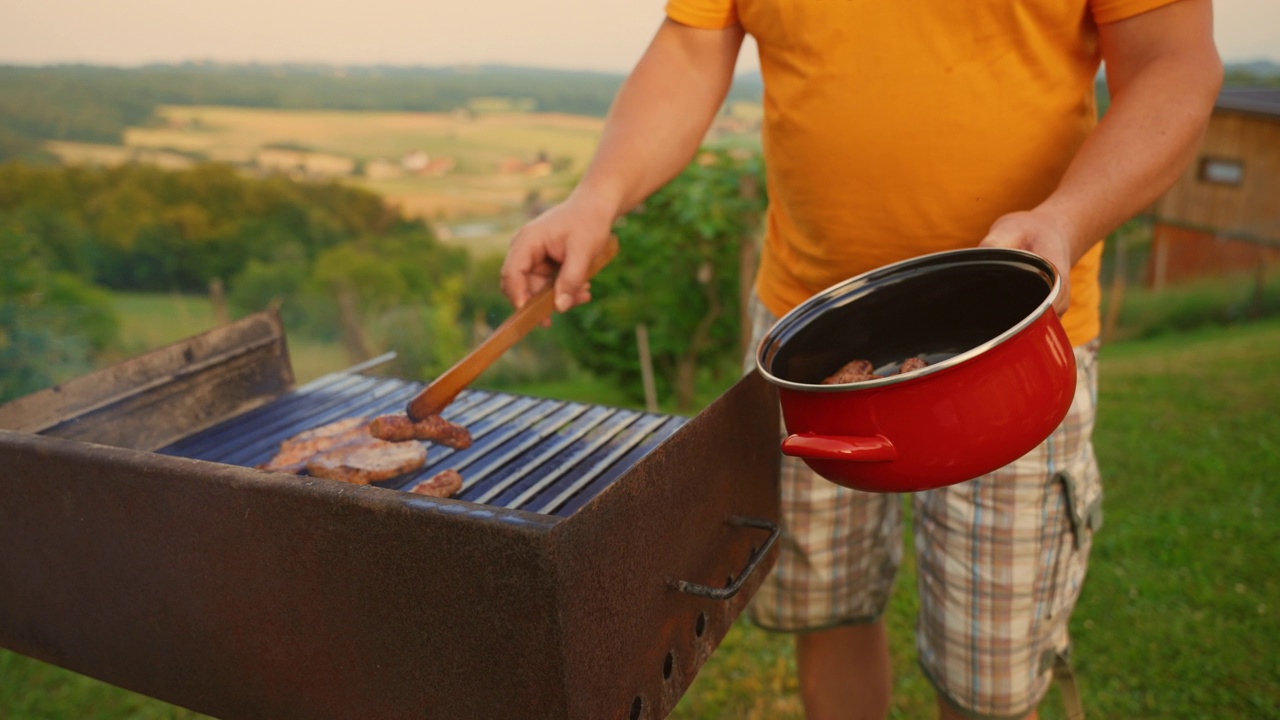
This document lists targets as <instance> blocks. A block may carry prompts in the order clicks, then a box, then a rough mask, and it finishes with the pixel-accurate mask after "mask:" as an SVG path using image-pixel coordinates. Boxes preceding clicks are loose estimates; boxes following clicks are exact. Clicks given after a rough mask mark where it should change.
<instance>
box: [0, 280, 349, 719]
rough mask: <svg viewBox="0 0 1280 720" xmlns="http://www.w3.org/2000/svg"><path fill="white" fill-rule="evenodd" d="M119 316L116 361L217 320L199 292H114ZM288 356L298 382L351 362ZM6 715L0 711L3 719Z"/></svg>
mask: <svg viewBox="0 0 1280 720" xmlns="http://www.w3.org/2000/svg"><path fill="white" fill-rule="evenodd" d="M112 299H113V300H114V301H115V307H116V313H117V315H118V317H119V319H120V342H119V345H120V347H119V349H118V350H117V351H116V353H115V354H113V355H111V356H108V357H106V358H104V361H106V362H117V361H120V360H123V359H125V358H128V357H132V356H134V355H137V354H139V353H142V352H145V351H147V350H151V349H153V348H158V347H162V346H164V345H168V344H170V343H173V342H177V341H179V340H182V339H184V338H187V337H190V336H192V335H196V334H198V333H202V332H204V331H206V330H210V329H212V328H213V327H214V325H215V324H216V321H215V320H214V317H213V306H212V305H211V304H210V302H209V299H208V298H206V297H201V296H198V295H179V294H177V293H174V294H172V295H162V294H157V293H124V292H118V293H112ZM288 343H289V359H290V360H291V361H292V363H293V372H294V374H295V375H296V376H297V382H298V384H299V385H301V384H302V383H305V382H308V381H310V380H314V379H315V378H317V377H320V376H321V375H324V374H325V373H330V372H334V371H335V370H341V369H343V368H346V367H350V366H351V365H353V364H354V363H352V362H351V361H350V360H349V359H348V358H347V356H346V355H345V354H344V353H343V351H342V349H341V348H340V347H338V346H337V345H336V344H333V343H319V342H314V341H310V340H307V339H306V338H296V337H294V336H289V337H288ZM3 717H4V716H3V715H0V719H2V718H3Z"/></svg>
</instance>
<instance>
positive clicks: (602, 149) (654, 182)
mask: <svg viewBox="0 0 1280 720" xmlns="http://www.w3.org/2000/svg"><path fill="white" fill-rule="evenodd" d="M743 35H744V33H743V30H742V28H741V27H739V26H737V25H734V26H730V27H728V28H724V29H721V30H702V29H697V28H692V27H689V26H686V25H681V24H679V23H676V22H674V21H672V20H666V21H664V22H663V24H662V26H661V27H660V28H659V29H658V32H657V34H656V35H655V36H654V38H653V41H652V42H651V43H650V45H649V48H648V49H647V50H646V51H645V53H644V55H643V57H641V59H640V61H639V62H638V63H637V64H636V67H635V69H634V70H632V72H631V74H630V75H629V76H628V78H627V80H626V82H624V83H623V85H622V88H621V90H619V92H618V96H617V98H615V100H614V103H613V107H612V108H610V110H609V116H608V118H607V119H606V121H605V128H604V133H603V135H602V137H601V139H600V144H599V146H598V147H597V148H596V153H595V156H594V158H593V159H592V161H591V164H590V166H589V167H588V168H587V172H586V174H585V175H584V176H583V178H582V180H581V182H579V183H578V186H577V187H576V188H574V190H573V192H572V193H570V195H569V197H568V198H567V199H566V200H565V201H564V202H563V203H561V204H559V205H557V206H556V207H554V208H552V209H551V210H549V211H547V212H546V213H544V214H542V215H541V216H539V217H538V218H536V219H534V220H533V221H531V222H529V223H528V224H527V225H525V226H524V227H523V228H521V229H520V231H519V232H517V233H516V235H515V237H514V238H512V241H511V247H510V249H509V250H508V252H507V258H506V262H504V263H503V266H502V288H503V292H504V293H506V295H507V297H508V298H510V300H511V302H512V304H513V305H515V306H516V307H520V306H521V305H523V304H524V303H525V301H527V300H528V299H529V296H530V295H532V294H533V293H535V292H537V291H538V290H539V289H540V288H541V287H543V286H544V285H545V284H546V283H547V282H548V278H549V277H550V276H551V275H552V274H554V272H555V269H556V267H557V266H558V267H559V276H558V278H557V280H556V308H557V309H559V310H560V311H561V312H564V311H565V310H568V309H569V308H570V307H572V306H573V305H576V304H578V303H581V302H585V301H586V300H587V299H589V297H590V295H589V294H588V291H587V286H586V275H587V269H588V267H589V265H590V263H591V259H592V258H594V257H595V256H596V255H597V254H598V253H599V252H600V251H601V249H602V248H603V247H604V244H605V242H606V240H607V239H608V236H609V231H610V228H611V226H612V224H613V221H614V220H615V219H616V218H617V217H618V216H619V215H621V214H622V213H624V212H626V211H627V210H629V209H631V208H632V207H634V206H635V205H636V204H638V203H639V202H640V201H642V200H643V199H644V198H646V197H648V196H649V194H650V193H652V192H654V191H655V190H657V189H658V188H659V187H661V186H662V185H663V184H664V183H666V182H667V181H668V180H670V179H671V178H673V177H675V176H676V175H677V174H678V173H679V172H680V171H681V170H682V169H683V168H684V166H685V165H687V164H688V163H689V161H690V160H691V159H692V158H693V155H694V153H695V152H696V151H697V149H698V147H699V145H700V144H701V143H702V139H703V137H704V136H705V135H706V132H707V128H708V127H709V126H710V124H711V121H712V119H713V118H714V117H715V114H716V112H717V111H718V110H719V108H720V105H721V104H722V103H723V102H724V98H725V95H726V94H727V93H728V91H729V85H730V83H731V82H732V80H733V69H734V65H735V63H736V61H737V57H738V50H739V48H740V47H741V45H742V38H743Z"/></svg>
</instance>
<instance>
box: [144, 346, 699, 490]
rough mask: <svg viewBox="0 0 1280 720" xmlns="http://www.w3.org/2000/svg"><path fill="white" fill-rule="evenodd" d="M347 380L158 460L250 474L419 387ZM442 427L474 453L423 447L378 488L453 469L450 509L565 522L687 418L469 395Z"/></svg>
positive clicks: (319, 385)
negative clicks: (420, 459) (304, 436)
mask: <svg viewBox="0 0 1280 720" xmlns="http://www.w3.org/2000/svg"><path fill="white" fill-rule="evenodd" d="M354 370H355V369H354V368H353V369H352V370H348V371H345V372H339V373H333V374H330V375H326V376H324V377H321V378H319V379H317V380H315V381H313V382H311V383H308V384H307V385H304V386H302V387H299V388H297V389H296V390H294V391H292V392H290V393H288V394H286V395H284V396H282V397H280V398H279V399H277V400H275V401H274V402H271V403H269V404H267V405H264V406H262V407H260V408H257V409H255V410H252V411H250V412H247V413H245V414H243V415H241V416H239V417H236V418H233V419H231V420H228V421H226V422H224V423H222V424H220V425H216V426H214V427H212V428H209V429H208V430H205V431H203V432H200V433H197V434H195V435H192V436H190V437H188V438H184V439H182V440H180V441H178V442H176V443H174V444H172V445H170V446H168V447H166V448H163V449H161V450H160V452H161V453H164V454H167V455H176V456H179V457H185V458H192V459H198V460H209V461H213V462H220V463H226V464H231V465H243V466H245V467H253V466H254V465H257V464H259V463H262V462H266V461H267V460H268V459H270V458H271V456H272V455H274V454H275V453H276V451H277V450H278V448H279V446H280V442H281V441H282V440H284V439H285V438H288V437H291V436H293V435H296V434H297V433H300V432H302V431H304V430H308V429H311V428H314V427H318V426H320V425H324V424H326V423H331V422H334V421H336V420H341V419H343V418H348V417H356V416H363V417H367V418H370V419H372V418H373V417H374V416H376V415H381V414H386V413H400V412H403V411H404V407H405V404H406V403H407V402H408V401H409V400H410V399H411V398H412V397H414V396H415V395H416V394H417V393H418V392H420V391H421V390H422V388H423V385H422V384H421V383H414V382H408V381H404V380H398V379H395V378H377V377H370V376H366V375H361V374H359V373H358V372H355V371H354ZM443 415H444V417H445V418H446V419H448V420H450V421H452V422H456V423H459V424H461V425H464V426H466V427H467V428H468V429H469V430H470V431H471V436H472V440H473V442H472V445H471V447H469V448H467V449H465V450H453V449H451V448H446V447H443V446H440V445H428V452H427V464H426V465H425V466H424V467H423V468H422V469H421V470H419V471H418V472H416V473H413V474H411V475H406V476H402V477H399V478H395V479H392V480H388V481H386V482H381V483H377V484H378V485H379V486H382V487H389V488H396V489H401V490H409V489H411V488H412V487H413V486H414V485H415V484H417V482H418V481H419V480H421V479H424V478H429V477H431V476H432V475H434V474H436V473H437V472H440V471H441V470H445V469H448V468H453V469H455V470H457V471H458V472H459V473H461V474H462V479H463V484H462V489H461V490H460V491H459V492H458V493H457V494H456V495H455V496H454V497H455V498H456V499H460V500H467V501H470V502H474V503H480V504H486V505H493V506H496V507H503V508H511V509H520V510H526V511H529V512H536V513H541V514H544V515H558V516H569V515H572V514H573V513H574V511H576V510H577V509H578V508H579V507H581V506H582V505H584V504H585V503H586V502H587V501H589V500H590V499H591V498H593V497H595V496H596V495H597V494H599V493H600V491H602V490H603V489H604V488H606V487H608V485H609V483H611V482H613V481H614V480H615V479H616V478H617V477H618V476H619V475H621V474H622V473H623V472H624V471H625V470H626V469H627V468H629V467H631V466H632V465H634V464H635V463H636V462H637V461H638V460H639V459H640V458H641V457H643V456H644V455H645V454H647V453H648V452H649V451H650V450H652V449H653V448H654V447H655V446H656V445H657V444H658V443H660V442H662V441H663V440H664V439H666V438H667V437H668V436H670V435H671V434H672V433H673V432H675V431H676V429H677V428H679V427H680V426H681V425H683V424H684V422H685V421H686V418H681V417H673V416H667V415H658V414H653V413H640V412H634V411H631V410H623V409H618V408H609V407H603V406H598V405H588V404H582V403H574V402H564V401H557V400H543V399H538V398H531V397H525V396H520V395H510V394H504V393H494V392H487V391H481V390H466V391H464V392H463V393H462V394H461V395H459V396H458V398H457V399H456V400H454V402H453V403H452V404H451V405H450V406H449V407H447V408H445V410H444V413H443Z"/></svg>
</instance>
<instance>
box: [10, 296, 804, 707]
mask: <svg viewBox="0 0 1280 720" xmlns="http://www.w3.org/2000/svg"><path fill="white" fill-rule="evenodd" d="M421 389H422V385H421V384H420V383H416V382H409V381H406V380H401V379H397V378H388V377H379V376H376V375H373V374H371V368H370V367H368V366H357V367H355V368H351V369H349V370H346V371H343V372H339V373H334V374H331V375H327V376H325V377H322V378H320V379H318V380H316V381H314V382H311V383H308V384H306V385H303V386H301V387H296V388H295V387H294V382H293V374H292V370H291V368H290V365H289V360H288V352H287V348H286V342H285V336H284V332H283V329H282V327H281V325H280V322H279V318H278V317H277V316H276V315H275V314H274V313H262V314H258V315H254V316H251V317H248V318H245V319H244V320H241V321H238V322H236V323H232V324H230V325H226V326H223V327H220V328H218V329H215V330H213V331H210V332H208V333H205V334H203V335H200V336H196V337H193V338H190V339H188V340H186V341H183V342H180V343H177V344H175V345H173V346H169V347H166V348H163V349H160V350H157V351H154V352H151V353H148V354H145V355H142V356H140V357H137V358H134V359H132V360H130V361H127V362H125V363H122V364H120V365H118V366H115V367H112V368H108V369H106V370H103V371H99V372H96V373H93V374H91V375H87V376H85V377H82V378H77V379H76V380H73V381H71V382H68V383H65V384H63V385H61V386H59V387H55V388H51V389H49V390H45V391H42V392H39V393H35V394H33V395H29V396H27V397H24V398H20V399H18V400H15V401H13V402H11V403H9V404H8V405H4V406H0V428H5V429H4V430H0V646H4V647H7V648H10V649H13V650H15V651H17V652H20V653H23V654H25V655H29V656H31V657H35V658H38V659H41V660H44V661H47V662H50V663H53V664H56V665H60V666H63V667H66V668H69V669H71V670H75V671H77V672H80V673H84V674H86V675H90V676H93V677H96V678H99V679H101V680H104V681H106V682H109V683H112V684H115V685H118V686H121V687H124V688H128V689H131V690H134V691H137V692H141V693H145V694H147V695H151V696H154V697H157V698H160V699H163V700H166V701H168V702H172V703H175V704H178V705H182V706H185V707H188V708H191V709H193V710H196V711H199V712H203V713H206V714H209V715H213V716H216V717H223V718H309V719H315V718H361V719H368V718H424V717H425V718H463V719H470V718H476V719H480V718H484V719H486V720H487V719H491V718H530V719H541V718H548V719H552V718H566V719H573V720H576V719H579V718H581V719H583V720H587V719H590V720H601V719H610V718H624V719H627V718H629V719H630V720H638V719H639V718H662V717H665V716H666V715H667V714H668V713H669V712H670V711H671V709H672V708H673V707H674V706H675V704H676V702H677V701H678V700H679V698H680V697H681V695H682V694H683V693H684V692H685V690H686V689H687V688H688V686H689V684H690V683H691V682H692V680H693V678H694V676H695V674H696V673H697V671H698V669H699V668H700V667H701V666H702V664H703V663H704V662H705V661H706V659H707V658H708V657H709V656H710V654H711V653H712V651H713V650H714V649H715V647H716V645H717V644H718V643H719V642H720V640H721V639H722V638H723V637H724V635H725V633H726V632H728V630H729V628H730V626H731V625H732V623H733V622H734V620H735V618H736V617H737V616H738V615H739V614H740V613H741V611H742V608H743V607H744V605H745V603H746V602H747V600H748V599H749V598H750V596H751V595H752V593H754V591H755V589H756V587H757V586H758V584H759V582H760V580H761V579H762V578H763V576H764V573H765V572H766V571H767V570H768V569H769V567H770V565H771V564H772V562H773V559H774V554H775V553H774V552H773V551H772V546H773V542H774V540H775V539H776V537H777V532H778V530H777V526H776V520H777V513H778V507H777V502H778V500H777V493H778V490H777V469H776V468H777V463H776V460H777V453H778V449H777V448H778V444H777V440H778V436H779V426H778V418H777V411H776V408H777V397H776V394H775V392H774V390H773V389H772V387H771V386H770V385H769V384H768V383H766V382H765V381H764V380H763V379H762V378H760V377H759V376H757V375H755V374H752V375H748V376H747V377H745V378H743V379H742V380H741V381H739V382H738V383H737V384H736V385H734V387H733V388H731V389H730V390H729V391H728V392H726V393H725V394H724V395H723V396H721V397H720V398H719V399H717V400H716V401H715V402H714V403H713V404H712V405H710V406H709V407H707V408H706V409H705V410H704V411H702V412H701V413H699V414H698V415H696V416H694V417H692V418H682V417H674V416H668V415H662V414H656V413H644V412H634V411H630V410H623V409H617V408H609V407H603V406H597V405H590V404H583V403H574V402H564V401H557V400H550V399H543V398H534V397H527V396H520V395H512V394H505V393H497V392H487V391H480V390H468V391H465V392H464V393H463V394H462V395H460V396H459V397H458V399H457V400H456V401H455V402H454V403H453V404H452V405H450V406H449V407H448V408H447V409H446V410H445V412H444V415H445V417H446V418H448V419H450V420H453V421H455V422H460V423H462V424H464V425H467V426H468V427H469V428H470V430H471V432H472V434H473V437H474V443H473V444H472V446H471V447H470V448H467V449H465V450H451V449H448V448H444V447H440V446H431V447H430V448H429V453H428V458H427V464H426V466H425V467H424V468H422V469H421V470H420V471H418V472H417V473H415V474H413V475H412V476H409V477H402V478H397V479H395V480H391V481H387V482H384V483H379V484H377V485H374V486H356V485H349V484H345V483H340V482H334V481H328V480H322V479H317V478H311V477H305V476H302V477H298V476H291V475H285V474H280V473H271V472H265V471H261V470H256V469H254V468H253V466H254V465H255V464H257V463H260V462H263V461H264V460H266V459H267V458H269V457H270V456H271V455H272V454H273V453H274V452H275V451H276V449H277V447H278V444H279V441H280V440H282V439H284V438H285V437H289V436H291V435H293V434H296V433H297V432H300V431H302V430H306V429H309V428H312V427H315V426H318V425H321V424H323V423H327V422H331V421H333V420H337V419H341V418H346V417H353V416H366V417H373V416H374V415H377V414H380V413H388V412H399V411H401V410H402V409H403V407H404V404H405V402H406V401H407V400H408V399H409V398H411V397H413V396H414V395H415V394H416V393H417V392H418V391H420V390H421ZM445 468H454V469H456V470H458V471H459V472H460V473H461V474H462V476H463V478H464V485H463V487H462V489H461V491H459V493H458V494H457V495H456V496H455V497H454V498H452V499H437V498H433V497H425V496H421V495H416V494H411V493H408V492H404V490H409V489H411V488H412V487H413V485H415V484H416V483H417V482H418V480H420V479H422V478H424V477H430V476H431V475H433V474H434V473H435V472H438V471H439V470H442V469H445Z"/></svg>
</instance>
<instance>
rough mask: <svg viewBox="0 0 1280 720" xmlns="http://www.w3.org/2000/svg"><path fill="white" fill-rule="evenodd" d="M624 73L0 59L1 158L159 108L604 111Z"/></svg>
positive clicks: (104, 132) (751, 94) (103, 130)
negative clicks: (16, 62) (507, 106)
mask: <svg viewBox="0 0 1280 720" xmlns="http://www.w3.org/2000/svg"><path fill="white" fill-rule="evenodd" d="M623 79H624V75H622V74H620V73H599V72H584V71H569V70H550V69H541V68H525V67H510V66H500V65H482V66H457V67H397V66H362V67H340V66H331V65H256V64H249V65H245V64H221V63H187V64H178V65H148V66H143V67H136V68H118V67H103V66H93V65H57V66H43V67H31V66H0V160H4V159H9V158H27V159H40V157H41V150H40V148H41V146H42V144H43V142H44V141H46V140H78V141H83V142H98V143H119V142H120V141H121V139H122V136H123V132H124V129H125V128H126V127H129V126H137V125H145V124H147V123H148V122H151V121H152V120H153V119H154V113H155V108H156V107H157V106H159V105H230V106H237V107H262V108H280V109H298V110H304V109H305V110H370V111H372V110H379V111H422V112H451V111H454V110H458V109H460V108H467V107H470V106H472V105H473V104H474V102H475V101H476V100H477V99H482V98H484V99H494V98H496V99H499V100H509V101H513V102H512V103H511V104H512V105H513V106H517V107H522V108H528V109H531V110H533V111H536V112H558V113H570V114H578V115H593V116H602V115H604V114H605V113H606V112H607V111H608V109H609V105H610V103H611V102H612V100H613V97H614V95H615V94H616V93H617V91H618V88H619V86H620V85H621V84H622V81H623ZM759 94H760V88H759V83H758V76H757V77H756V81H755V82H753V81H752V80H751V79H750V78H745V79H744V80H743V81H742V82H740V83H738V84H737V86H736V87H735V89H734V90H733V92H732V93H731V96H730V99H731V100H734V99H756V98H758V97H759Z"/></svg>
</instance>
